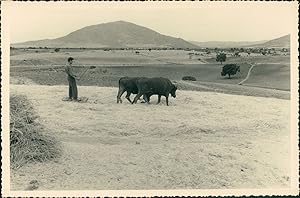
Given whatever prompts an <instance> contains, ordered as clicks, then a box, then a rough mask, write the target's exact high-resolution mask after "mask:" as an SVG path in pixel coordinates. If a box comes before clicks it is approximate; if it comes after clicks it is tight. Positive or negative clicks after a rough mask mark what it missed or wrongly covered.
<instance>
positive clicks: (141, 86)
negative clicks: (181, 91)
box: [132, 78, 177, 105]
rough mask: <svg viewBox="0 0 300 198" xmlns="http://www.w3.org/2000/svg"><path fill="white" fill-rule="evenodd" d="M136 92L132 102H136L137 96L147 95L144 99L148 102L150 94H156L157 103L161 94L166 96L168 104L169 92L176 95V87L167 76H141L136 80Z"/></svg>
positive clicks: (173, 95)
mask: <svg viewBox="0 0 300 198" xmlns="http://www.w3.org/2000/svg"><path fill="white" fill-rule="evenodd" d="M137 88H138V94H137V95H136V96H135V98H134V100H133V102H132V104H133V103H136V102H137V100H138V99H139V97H141V96H142V95H147V97H146V98H145V101H146V102H147V103H149V100H148V99H149V98H150V96H152V95H158V101H157V104H158V103H160V99H161V96H165V97H166V103H167V105H169V102H168V98H169V94H171V96H172V97H174V98H175V97H176V90H177V87H176V86H175V85H174V84H172V82H171V81H170V80H169V79H167V78H141V79H138V80H137Z"/></svg>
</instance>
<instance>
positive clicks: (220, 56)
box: [216, 53, 226, 65]
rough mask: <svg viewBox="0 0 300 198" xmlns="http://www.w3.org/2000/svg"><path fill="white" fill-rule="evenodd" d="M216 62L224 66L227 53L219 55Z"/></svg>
mask: <svg viewBox="0 0 300 198" xmlns="http://www.w3.org/2000/svg"><path fill="white" fill-rule="evenodd" d="M216 61H217V62H221V65H222V63H223V62H225V61H226V54H225V53H219V54H217V57H216Z"/></svg>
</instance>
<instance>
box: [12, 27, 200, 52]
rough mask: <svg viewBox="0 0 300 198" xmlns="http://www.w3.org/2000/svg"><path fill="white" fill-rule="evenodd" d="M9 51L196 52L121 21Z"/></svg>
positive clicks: (180, 41) (182, 43)
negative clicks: (118, 49)
mask: <svg viewBox="0 0 300 198" xmlns="http://www.w3.org/2000/svg"><path fill="white" fill-rule="evenodd" d="M12 46H13V47H29V46H34V47H76V48H79V47H175V48H195V47H196V48H197V46H196V45H194V44H191V43H189V42H187V41H185V40H183V39H181V38H174V37H171V36H166V35H162V34H160V33H158V32H155V31H153V30H151V29H149V28H146V27H143V26H139V25H136V24H133V23H129V22H125V21H116V22H110V23H103V24H98V25H92V26H87V27H84V28H82V29H79V30H76V31H74V32H71V33H70V34H68V35H66V36H63V37H60V38H57V39H46V40H40V41H29V42H25V43H18V44H13V45H12Z"/></svg>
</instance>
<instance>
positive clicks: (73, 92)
mask: <svg viewBox="0 0 300 198" xmlns="http://www.w3.org/2000/svg"><path fill="white" fill-rule="evenodd" d="M68 81H69V98H73V99H75V100H77V97H78V93H77V85H76V80H75V78H73V77H72V76H68Z"/></svg>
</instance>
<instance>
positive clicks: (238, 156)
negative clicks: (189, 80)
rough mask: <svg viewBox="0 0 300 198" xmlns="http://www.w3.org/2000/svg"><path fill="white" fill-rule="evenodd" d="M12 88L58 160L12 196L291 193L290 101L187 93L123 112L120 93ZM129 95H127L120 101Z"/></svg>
mask: <svg viewBox="0 0 300 198" xmlns="http://www.w3.org/2000/svg"><path fill="white" fill-rule="evenodd" d="M67 90H68V88H67V87H66V86H41V85H11V86H10V91H11V93H17V94H24V95H26V96H27V97H28V98H29V99H30V100H31V101H32V102H33V104H34V107H35V109H36V111H37V113H38V114H39V116H40V118H39V121H40V122H41V123H42V124H43V125H44V126H45V127H46V129H47V133H48V134H49V135H52V136H54V137H56V138H57V139H58V140H59V141H61V142H62V145H63V155H62V157H61V158H59V159H56V160H54V161H52V162H48V163H37V164H30V165H28V166H25V167H22V168H21V169H19V170H18V171H12V173H11V187H12V190H24V189H26V188H27V187H28V185H29V183H30V181H33V180H36V181H37V182H38V189H37V190H88V189H93V190H103V189H106V190H109V189H191V188H194V189H196V188H197V189H205V188H274V187H278V188H286V187H289V186H290V177H291V175H290V169H289V167H290V159H289V152H290V151H289V145H290V144H289V137H290V135H289V123H288V122H289V104H290V101H289V100H282V99H275V98H262V97H251V96H241V95H240V96H237V95H227V94H221V93H212V92H196V91H181V90H179V91H178V93H177V98H176V99H174V98H172V99H170V106H166V105H165V103H164V102H165V100H164V98H162V102H163V103H162V104H159V105H156V104H155V103H156V100H157V97H156V96H153V97H152V98H151V100H152V102H151V104H150V105H147V104H141V103H138V104H136V105H131V104H129V103H127V101H126V100H124V102H123V103H122V104H116V95H117V89H116V88H109V87H105V88H104V87H92V86H87V87H84V86H81V87H79V94H80V95H81V96H85V97H88V98H89V101H88V103H75V102H63V101H62V100H61V99H62V98H63V97H65V96H66V94H67ZM123 97H124V96H123Z"/></svg>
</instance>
